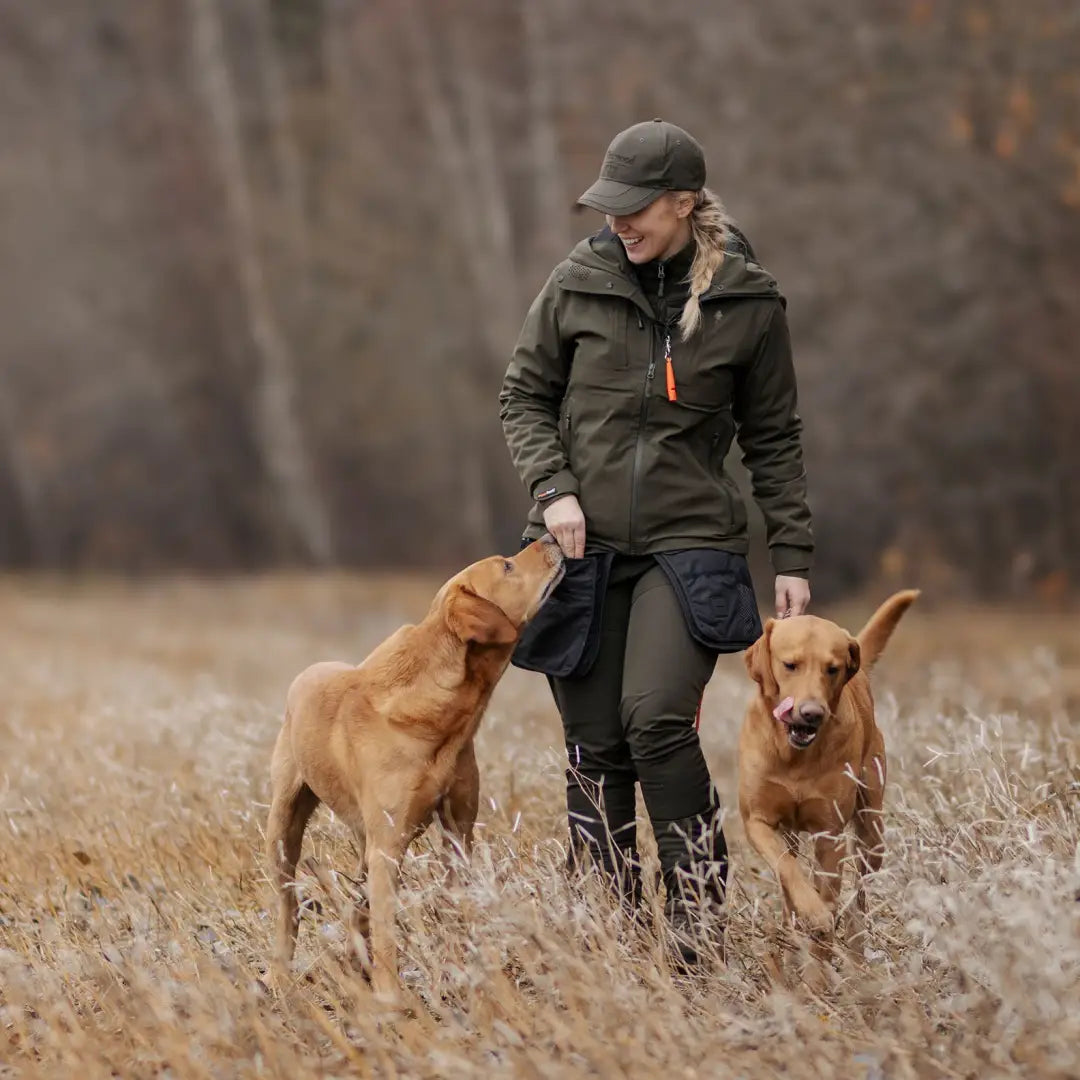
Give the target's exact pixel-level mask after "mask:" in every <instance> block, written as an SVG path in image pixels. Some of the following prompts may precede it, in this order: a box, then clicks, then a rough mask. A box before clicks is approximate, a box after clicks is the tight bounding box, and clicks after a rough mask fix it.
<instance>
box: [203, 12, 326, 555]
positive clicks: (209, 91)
mask: <svg viewBox="0 0 1080 1080" xmlns="http://www.w3.org/2000/svg"><path fill="white" fill-rule="evenodd" d="M188 2H189V6H190V11H191V18H192V28H193V45H194V59H195V69H196V77H197V78H198V80H199V83H200V85H201V89H202V92H203V94H204V96H205V99H206V106H207V109H208V111H209V114H210V117H211V120H212V122H213V127H214V133H215V135H216V138H217V145H218V153H219V155H220V159H221V172H222V179H223V182H224V184H225V193H226V200H227V205H228V214H229V222H230V227H231V231H232V244H233V251H234V256H235V258H236V262H237V267H238V270H239V272H240V278H241V284H242V287H243V293H244V299H245V302H246V305H247V312H248V320H249V323H250V327H251V335H252V338H253V340H254V343H255V350H256V354H257V356H258V360H259V364H258V381H257V385H256V387H255V405H254V408H255V430H256V433H257V438H258V440H259V447H260V452H261V454H262V457H263V460H264V462H265V465H266V467H267V471H268V473H269V475H270V478H271V481H272V483H273V485H274V488H275V490H276V493H277V495H278V497H279V498H280V500H281V506H282V511H283V513H284V516H285V520H286V521H287V522H288V524H289V527H290V528H291V530H292V532H293V533H294V535H295V537H296V538H297V539H298V540H299V542H300V544H301V546H302V548H303V551H304V554H305V555H306V557H307V558H309V559H311V560H313V561H314V562H316V563H321V564H325V563H329V562H331V561H332V560H333V557H334V546H333V537H332V533H331V528H330V519H329V514H328V512H327V508H326V505H325V501H324V499H323V497H322V495H321V493H320V491H319V488H318V487H317V485H316V483H315V478H314V475H313V473H312V469H311V464H310V461H309V459H308V454H307V450H306V448H305V445H304V437H303V432H302V430H301V426H300V422H299V418H298V417H297V414H296V406H295V401H294V389H295V370H294V364H293V361H292V356H291V354H290V350H289V345H288V342H287V341H286V339H285V335H284V334H283V332H282V330H281V327H280V326H279V325H278V322H277V319H276V317H275V314H274V306H273V305H272V304H271V302H270V298H269V296H268V293H267V287H266V277H265V274H264V270H263V265H262V259H261V256H260V253H259V244H258V238H257V235H256V229H255V220H254V214H253V208H252V199H251V189H250V185H249V182H248V179H247V175H246V170H245V165H244V150H243V146H242V144H241V137H240V126H239V121H238V118H237V105H236V95H235V91H234V88H233V85H232V80H231V77H230V73H229V68H228V62H227V59H226V56H225V49H224V43H223V40H222V26H221V13H220V11H219V9H218V0H188Z"/></svg>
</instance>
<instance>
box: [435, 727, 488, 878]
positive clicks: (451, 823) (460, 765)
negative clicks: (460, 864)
mask: <svg viewBox="0 0 1080 1080" xmlns="http://www.w3.org/2000/svg"><path fill="white" fill-rule="evenodd" d="M479 806H480V770H479V769H478V768H477V765H476V754H475V753H474V751H473V747H472V743H469V744H468V745H467V746H466V747H465V748H464V749H463V750H462V751H461V753H460V755H459V756H458V760H457V764H456V766H455V769H454V776H453V779H452V780H451V782H450V788H449V790H448V791H447V793H446V794H445V795H444V796H443V798H442V801H441V802H440V803H439V807H438V814H439V823H440V824H441V825H442V827H443V828H444V829H445V830H446V832H447V834H448V835H449V837H450V840H451V843H452V844H453V846H454V847H455V848H456V849H457V850H458V852H459V854H460V855H461V856H462V857H463V858H464V859H468V857H469V855H470V854H471V853H472V844H473V826H474V825H475V824H476V813H477V810H478V809H479ZM451 869H453V861H451Z"/></svg>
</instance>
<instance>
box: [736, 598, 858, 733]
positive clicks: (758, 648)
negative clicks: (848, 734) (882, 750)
mask: <svg viewBox="0 0 1080 1080" xmlns="http://www.w3.org/2000/svg"><path fill="white" fill-rule="evenodd" d="M746 669H747V671H749V673H750V675H751V677H752V678H753V679H754V680H755V681H756V682H757V684H758V685H759V686H760V687H761V695H762V697H763V698H764V700H765V704H766V705H767V707H768V708H769V711H770V712H771V713H772V715H773V719H774V721H775V723H776V724H777V725H778V726H779V730H780V731H781V732H782V733H783V734H784V736H785V737H786V738H787V741H788V743H789V745H790V746H792V747H794V748H795V749H796V750H805V749H806V748H807V747H808V746H810V745H811V744H812V743H813V742H814V740H815V739H816V738H817V736H818V732H819V731H820V729H821V726H822V725H823V724H825V723H826V722H827V721H828V720H829V718H830V717H831V716H832V715H833V713H834V712H835V710H836V707H837V704H838V703H839V701H840V692H841V691H842V690H843V688H844V684H845V683H846V682H847V681H848V680H849V679H850V678H851V677H852V676H853V675H854V674H855V672H857V671H858V670H859V643H858V642H857V641H856V640H855V639H854V638H853V637H852V636H851V635H850V634H849V633H847V631H845V630H843V629H841V628H840V627H839V626H837V625H836V624H835V623H832V622H829V621H828V620H826V619H819V618H817V617H816V616H814V615H797V616H795V617H794V618H790V619H779V620H778V619H770V620H769V621H768V622H767V623H766V624H765V631H764V633H763V634H762V635H761V637H760V638H758V640H757V641H756V642H755V643H754V644H753V645H752V646H751V647H750V649H748V650H747V653H746Z"/></svg>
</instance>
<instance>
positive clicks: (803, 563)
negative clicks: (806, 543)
mask: <svg viewBox="0 0 1080 1080" xmlns="http://www.w3.org/2000/svg"><path fill="white" fill-rule="evenodd" d="M769 558H770V560H771V561H772V565H773V570H775V571H776V573H777V574H783V575H784V576H785V577H801V578H809V577H810V570H811V568H812V567H813V565H814V551H813V548H799V547H790V546H788V545H787V544H774V545H773V546H772V547H771V548H769Z"/></svg>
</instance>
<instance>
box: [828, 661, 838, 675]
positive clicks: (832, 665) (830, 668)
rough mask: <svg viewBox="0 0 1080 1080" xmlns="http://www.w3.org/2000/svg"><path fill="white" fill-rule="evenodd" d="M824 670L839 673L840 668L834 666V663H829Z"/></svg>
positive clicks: (832, 673) (831, 673) (833, 673)
mask: <svg viewBox="0 0 1080 1080" xmlns="http://www.w3.org/2000/svg"><path fill="white" fill-rule="evenodd" d="M825 670H826V671H827V672H828V673H829V674H830V675H839V674H840V669H839V668H838V667H837V666H836V664H830V665H829V666H828V667H827V668H826V669H825Z"/></svg>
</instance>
